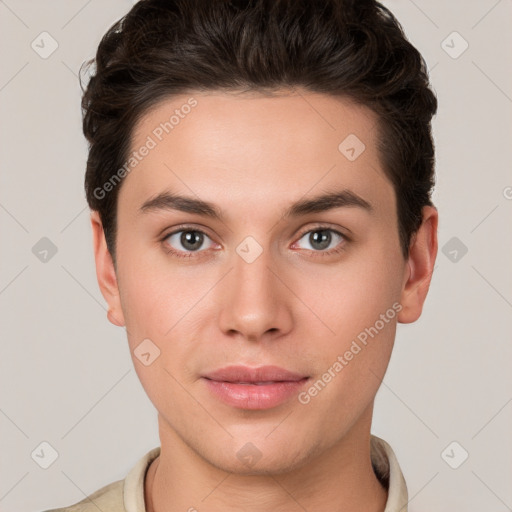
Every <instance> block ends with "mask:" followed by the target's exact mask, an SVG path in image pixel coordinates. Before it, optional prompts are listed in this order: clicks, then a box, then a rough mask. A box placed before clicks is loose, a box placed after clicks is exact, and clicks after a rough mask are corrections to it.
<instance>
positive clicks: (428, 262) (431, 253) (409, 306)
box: [397, 206, 438, 324]
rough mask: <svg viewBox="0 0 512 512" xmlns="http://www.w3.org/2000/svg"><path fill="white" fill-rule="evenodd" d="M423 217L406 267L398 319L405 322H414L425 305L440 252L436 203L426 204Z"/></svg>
mask: <svg viewBox="0 0 512 512" xmlns="http://www.w3.org/2000/svg"><path fill="white" fill-rule="evenodd" d="M422 216H423V221H422V223H421V226H420V227H419V229H418V231H417V232H416V233H415V234H414V235H413V238H412V240H411V244H410V246H409V258H408V260H407V264H406V267H405V271H404V281H403V285H402V295H401V299H400V304H401V305H402V307H403V309H402V310H401V311H400V312H399V313H398V317H397V318H398V321H399V322H400V323H403V324H408V323H411V322H415V321H416V320H417V319H418V318H419V317H420V316H421V311H422V309H423V303H424V302H425V299H426V297H427V292H428V289H429V287H430V281H431V279H432V272H433V271H434V264H435V262H436V256H437V224H438V213H437V208H435V207H434V206H424V207H423V210H422Z"/></svg>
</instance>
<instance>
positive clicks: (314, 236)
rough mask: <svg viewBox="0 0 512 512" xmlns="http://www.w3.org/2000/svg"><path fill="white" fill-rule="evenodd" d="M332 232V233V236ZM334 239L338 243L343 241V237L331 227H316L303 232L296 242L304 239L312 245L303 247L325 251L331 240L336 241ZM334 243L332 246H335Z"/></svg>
mask: <svg viewBox="0 0 512 512" xmlns="http://www.w3.org/2000/svg"><path fill="white" fill-rule="evenodd" d="M332 234H334V237H333V235H332ZM336 239H337V241H338V243H339V242H341V241H343V240H344V239H345V237H344V236H343V235H342V234H341V233H338V232H337V231H335V230H333V229H327V228H317V229H313V230H311V231H308V232H307V233H304V235H303V236H302V237H301V238H300V239H299V241H298V242H297V243H299V242H300V241H301V240H306V241H307V243H309V244H310V245H311V246H312V247H305V249H309V250H314V251H325V249H327V248H329V246H330V245H331V243H332V242H333V240H334V241H336ZM336 245H337V244H335V245H334V247H336Z"/></svg>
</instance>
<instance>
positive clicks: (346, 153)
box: [119, 91, 394, 210]
mask: <svg viewBox="0 0 512 512" xmlns="http://www.w3.org/2000/svg"><path fill="white" fill-rule="evenodd" d="M376 138H377V117H376V115H375V114H374V113H373V112H372V111H371V110H370V109H368V108H366V107H364V106H360V105H356V104H355V103H354V102H352V101H350V100H348V99H346V98H335V97H332V96H329V95H324V94H318V93H309V92H304V91H302V92H298V91H294V92H293V93H292V92H286V93H282V94H278V95H272V96H264V95H262V94H260V93H243V94H242V93H237V94H235V93H227V92H209V93H204V92H190V93H189V94H183V95H179V96H174V97H172V98H170V99H168V100H165V101H162V102H160V103H159V104H158V105H156V106H155V107H153V108H152V109H151V110H149V111H148V112H146V113H145V114H144V115H143V116H142V117H141V119H140V121H139V123H138V124H137V125H136V126H135V127H134V130H133V135H132V141H131V151H132V152H135V153H139V155H138V159H137V162H136V165H135V166H133V167H132V168H131V170H130V172H129V173H128V175H127V176H126V178H125V181H126V183H124V184H123V187H122V188H121V191H120V198H119V200H120V201H121V196H123V197H124V198H125V199H128V200H129V201H130V202H131V203H133V202H138V203H139V204H142V203H143V202H144V201H145V200H147V198H148V197H150V196H151V195H156V194H158V193H161V192H162V191H163V190H165V189H172V190H173V191H179V192H181V193H186V194H187V195H196V196H198V197H200V198H201V199H204V200H208V201H213V202H220V203H221V204H223V205H225V206H226V208H228V207H229V205H230V204H232V205H233V207H235V205H236V207H237V208H238V209H240V208H241V207H242V205H245V206H246V207H247V209H248V210H249V209H250V208H252V207H257V206H258V205H261V204H265V205H267V206H268V205H270V204H276V202H279V203H280V204H282V203H283V202H290V201H289V200H292V199H293V200H297V199H298V198H300V197H301V196H304V195H306V194H308V192H309V191H311V193H315V192H319V191H322V190H324V189H330V188H338V189H339V188H340V187H341V186H342V187H345V188H349V189H351V190H354V191H355V192H356V193H358V194H359V195H361V196H362V197H365V198H367V199H371V202H372V204H375V205H376V207H377V208H379V207H380V206H382V207H383V208H393V207H394V197H393V196H394V193H393V189H392V186H391V183H390V182H389V181H388V179H387V178H386V177H385V175H384V173H383V171H382V169H381V166H380V158H379V154H378V152H377V145H376V141H377V139H376ZM144 147H148V148H150V149H149V150H144V151H143V148H144ZM142 152H143V153H144V156H141V155H140V153H142ZM134 163H135V161H134ZM288 199H289V200H288Z"/></svg>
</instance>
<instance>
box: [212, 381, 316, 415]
mask: <svg viewBox="0 0 512 512" xmlns="http://www.w3.org/2000/svg"><path fill="white" fill-rule="evenodd" d="M203 380H205V382H206V385H207V386H208V389H209V390H210V391H211V392H212V393H213V394H214V395H215V396H216V397H217V398H220V399H221V400H222V401H223V402H224V403H226V404H228V405H232V406H234V407H238V408H240V409H252V410H259V409H270V408H271V407H276V406H278V405H279V404H281V403H283V402H285V401H286V400H289V399H290V398H291V397H292V396H297V393H298V392H299V390H300V388H302V387H303V386H304V384H305V382H306V381H307V380H309V378H308V377H305V378H304V379H302V380H298V381H283V382H275V383H274V384H262V385H261V386H258V385H256V384H235V383H233V382H219V381H216V380H210V379H206V378H203Z"/></svg>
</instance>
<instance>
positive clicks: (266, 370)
mask: <svg viewBox="0 0 512 512" xmlns="http://www.w3.org/2000/svg"><path fill="white" fill-rule="evenodd" d="M203 377H205V378H206V379H210V380H216V381H222V382H279V381H281V382H282V381H299V380H302V379H304V378H307V375H302V374H300V373H295V372H290V371H288V370H285V369H284V368H280V367H279V366H260V367H258V368H250V367H249V366H226V367H225V368H220V369H218V370H214V371H212V372H210V373H207V374H205V375H203Z"/></svg>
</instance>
